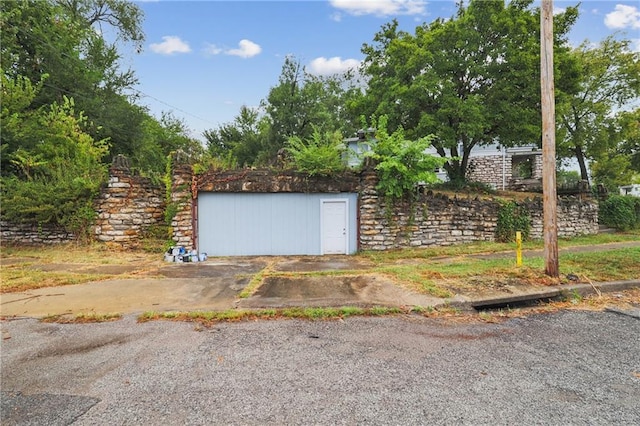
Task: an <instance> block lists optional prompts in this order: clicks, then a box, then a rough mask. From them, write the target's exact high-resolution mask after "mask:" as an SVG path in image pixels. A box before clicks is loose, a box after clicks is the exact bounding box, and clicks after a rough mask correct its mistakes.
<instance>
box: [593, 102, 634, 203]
mask: <svg viewBox="0 0 640 426" xmlns="http://www.w3.org/2000/svg"><path fill="white" fill-rule="evenodd" d="M639 120H640V109H636V110H634V111H623V112H620V113H618V114H617V115H616V116H615V117H610V118H607V119H605V122H606V123H605V124H604V125H603V126H606V127H604V128H602V129H596V130H598V131H599V134H598V136H597V137H594V138H593V139H592V140H594V141H598V143H597V144H592V145H591V147H590V154H591V158H592V161H591V164H590V168H591V175H592V177H593V180H594V181H595V182H596V183H598V184H603V185H604V186H606V187H607V188H608V189H609V191H611V192H618V187H619V186H621V185H627V184H629V183H632V182H633V181H634V178H635V179H638V178H640V167H639V165H638V161H639V160H640V159H639V158H638V157H639V156H640V132H639V128H640V121H639Z"/></svg>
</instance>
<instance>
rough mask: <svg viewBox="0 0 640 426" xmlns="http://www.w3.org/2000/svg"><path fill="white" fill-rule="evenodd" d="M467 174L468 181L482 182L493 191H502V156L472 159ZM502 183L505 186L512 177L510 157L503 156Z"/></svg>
mask: <svg viewBox="0 0 640 426" xmlns="http://www.w3.org/2000/svg"><path fill="white" fill-rule="evenodd" d="M468 170H469V174H468V177H469V179H470V180H472V181H475V182H482V183H486V184H487V185H490V186H491V187H493V188H495V189H503V188H502V184H503V180H502V172H503V162H502V155H489V156H486V157H473V158H471V159H470V161H469V168H468ZM504 174H505V176H504V179H505V180H504V182H505V185H506V184H507V183H508V182H509V180H510V179H511V176H512V170H511V156H510V155H507V156H505V161H504Z"/></svg>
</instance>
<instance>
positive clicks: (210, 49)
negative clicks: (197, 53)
mask: <svg viewBox="0 0 640 426" xmlns="http://www.w3.org/2000/svg"><path fill="white" fill-rule="evenodd" d="M204 53H206V54H207V55H219V54H220V53H222V49H221V48H220V47H218V46H216V45H215V44H210V43H207V45H206V47H205V48H204Z"/></svg>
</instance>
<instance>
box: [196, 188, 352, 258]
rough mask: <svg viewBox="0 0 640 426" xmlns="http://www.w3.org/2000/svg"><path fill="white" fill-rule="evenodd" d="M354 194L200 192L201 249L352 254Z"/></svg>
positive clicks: (218, 253)
mask: <svg viewBox="0 0 640 426" xmlns="http://www.w3.org/2000/svg"><path fill="white" fill-rule="evenodd" d="M357 200H358V196H357V194H354V193H339V194H299V193H277V194H256V193H237V194H227V193H206V192H205V193H200V194H198V250H199V251H200V252H201V253H207V254H208V255H209V256H245V255H294V254H301V255H319V254H342V253H344V254H352V253H355V252H356V250H357Z"/></svg>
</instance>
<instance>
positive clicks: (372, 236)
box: [359, 172, 598, 250]
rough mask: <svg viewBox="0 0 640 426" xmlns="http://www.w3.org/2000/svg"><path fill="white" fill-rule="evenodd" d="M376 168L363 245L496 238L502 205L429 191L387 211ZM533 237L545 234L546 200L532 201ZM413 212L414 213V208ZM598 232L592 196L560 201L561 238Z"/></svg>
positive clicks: (367, 194)
mask: <svg viewBox="0 0 640 426" xmlns="http://www.w3.org/2000/svg"><path fill="white" fill-rule="evenodd" d="M376 183H377V177H376V175H375V173H374V172H364V173H363V176H362V189H361V192H360V212H359V213H360V249H362V250H387V249H394V248H403V247H428V246H448V245H454V244H462V243H469V242H474V241H494V240H495V231H496V226H497V217H498V212H499V210H500V203H499V202H498V201H496V200H480V199H477V198H472V197H468V198H458V197H453V198H451V197H448V196H446V195H438V194H433V193H431V192H427V193H426V194H421V196H420V197H419V199H418V200H417V201H416V202H414V203H413V206H410V205H408V204H407V203H404V204H402V203H399V204H397V205H394V206H393V207H392V208H391V209H387V206H386V205H385V203H384V201H383V200H382V199H381V198H380V197H379V196H378V194H377V191H376V190H375V185H376ZM527 207H528V209H529V211H530V213H531V219H532V227H531V233H530V235H531V238H534V239H539V238H542V214H543V213H542V200H541V199H540V198H537V199H535V200H533V201H530V202H527ZM412 210H413V211H412ZM597 232H598V205H597V203H596V202H595V201H593V200H583V199H579V198H563V199H560V200H559V201H558V236H560V237H571V236H577V235H583V234H596V233H597Z"/></svg>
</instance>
